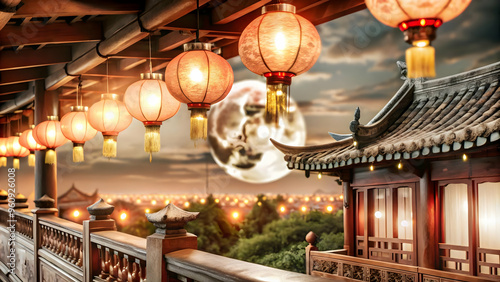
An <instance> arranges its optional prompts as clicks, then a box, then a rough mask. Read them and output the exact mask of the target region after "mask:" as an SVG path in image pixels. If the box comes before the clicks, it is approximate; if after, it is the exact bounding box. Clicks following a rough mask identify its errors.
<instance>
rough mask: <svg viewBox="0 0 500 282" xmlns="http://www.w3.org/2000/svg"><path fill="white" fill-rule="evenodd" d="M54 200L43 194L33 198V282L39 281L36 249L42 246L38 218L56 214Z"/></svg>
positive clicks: (38, 261) (38, 259)
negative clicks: (35, 198)
mask: <svg viewBox="0 0 500 282" xmlns="http://www.w3.org/2000/svg"><path fill="white" fill-rule="evenodd" d="M54 202H55V201H54V199H52V198H51V197H49V196H47V195H46V194H45V195H43V196H42V197H40V198H39V199H37V200H35V209H34V210H32V211H31V212H32V213H33V267H34V269H33V272H34V273H33V274H34V278H35V282H38V281H40V258H39V256H38V250H39V249H40V248H41V246H42V229H41V228H40V218H41V217H44V216H48V215H56V214H57V209H56V208H54Z"/></svg>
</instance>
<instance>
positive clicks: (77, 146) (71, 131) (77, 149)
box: [61, 106, 97, 163]
mask: <svg viewBox="0 0 500 282" xmlns="http://www.w3.org/2000/svg"><path fill="white" fill-rule="evenodd" d="M87 110H88V108H87V107H83V106H75V107H71V112H70V113H67V114H65V115H64V116H63V117H62V119H61V131H62V133H63V135H64V136H65V137H66V138H68V139H69V140H70V141H72V142H73V162H75V163H78V162H83V161H84V155H83V146H84V145H85V142H87V141H89V140H90V139H92V138H94V137H95V135H96V134H97V130H95V129H94V128H93V127H92V126H90V124H89V122H88V116H87Z"/></svg>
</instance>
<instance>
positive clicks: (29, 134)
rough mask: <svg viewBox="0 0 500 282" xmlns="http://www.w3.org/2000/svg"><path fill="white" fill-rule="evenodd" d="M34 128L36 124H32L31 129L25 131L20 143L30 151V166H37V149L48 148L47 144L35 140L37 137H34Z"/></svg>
mask: <svg viewBox="0 0 500 282" xmlns="http://www.w3.org/2000/svg"><path fill="white" fill-rule="evenodd" d="M33 128H35V126H34V125H32V126H31V129H27V130H25V131H23V133H22V134H21V136H20V137H19V144H21V146H23V147H24V148H26V149H28V150H29V151H30V155H29V156H28V165H29V166H35V151H40V150H45V149H46V147H45V146H42V145H40V144H38V143H37V142H36V141H35V138H34V137H33Z"/></svg>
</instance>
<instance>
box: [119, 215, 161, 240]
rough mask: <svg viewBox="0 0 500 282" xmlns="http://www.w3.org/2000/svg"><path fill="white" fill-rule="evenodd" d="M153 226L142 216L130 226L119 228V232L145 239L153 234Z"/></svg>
mask: <svg viewBox="0 0 500 282" xmlns="http://www.w3.org/2000/svg"><path fill="white" fill-rule="evenodd" d="M155 229H156V228H155V226H154V225H153V224H151V223H150V222H149V221H148V220H147V219H146V217H145V216H144V215H142V217H137V219H136V220H134V221H133V222H132V223H131V224H129V225H125V226H123V227H121V228H119V231H121V232H125V233H128V234H132V235H135V236H139V237H142V238H146V237H148V236H149V235H151V234H153V233H154V232H155Z"/></svg>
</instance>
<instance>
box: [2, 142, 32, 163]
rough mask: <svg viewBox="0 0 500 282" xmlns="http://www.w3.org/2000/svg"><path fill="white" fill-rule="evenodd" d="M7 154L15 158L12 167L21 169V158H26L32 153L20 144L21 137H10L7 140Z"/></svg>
mask: <svg viewBox="0 0 500 282" xmlns="http://www.w3.org/2000/svg"><path fill="white" fill-rule="evenodd" d="M6 145H7V153H8V154H9V155H10V156H12V157H13V159H12V167H13V168H15V169H19V168H20V165H19V158H24V157H26V156H28V155H29V154H30V151H29V150H28V149H26V148H24V147H23V146H21V144H19V136H18V135H16V136H10V137H9V138H7V143H6Z"/></svg>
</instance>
